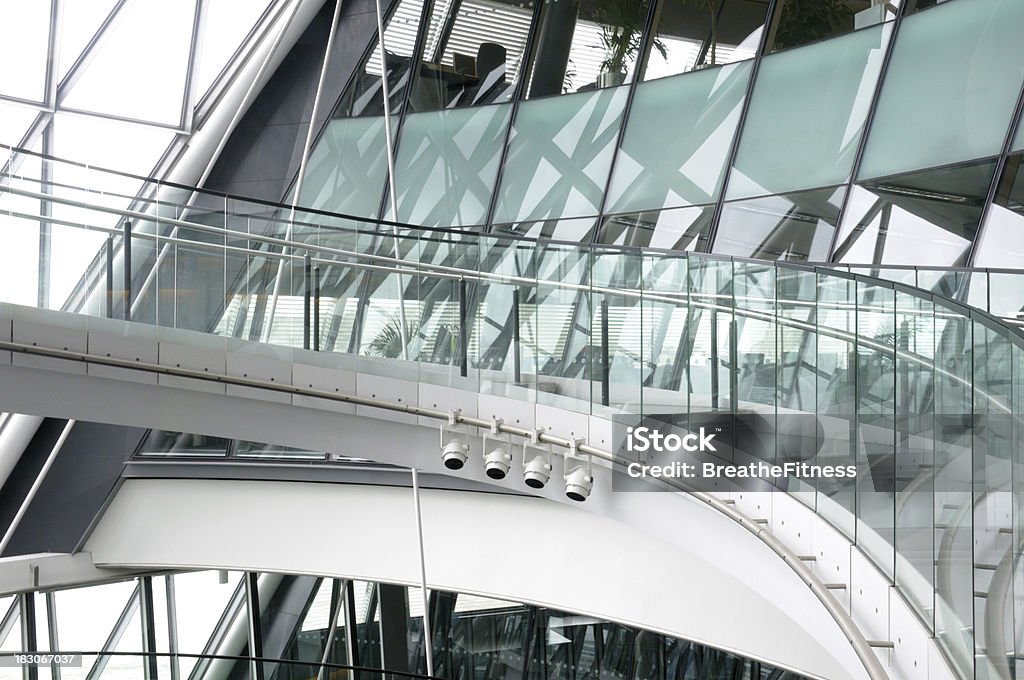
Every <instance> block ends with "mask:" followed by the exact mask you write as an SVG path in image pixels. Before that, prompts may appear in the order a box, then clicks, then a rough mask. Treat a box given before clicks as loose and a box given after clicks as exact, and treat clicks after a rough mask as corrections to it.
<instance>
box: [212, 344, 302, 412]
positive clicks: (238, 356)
mask: <svg viewBox="0 0 1024 680" xmlns="http://www.w3.org/2000/svg"><path fill="white" fill-rule="evenodd" d="M228 344H229V345H234V343H233V342H232V343H228ZM227 374H228V375H230V376H234V377H236V378H244V379H251V380H261V381H265V382H271V383H275V384H278V385H291V384H292V350H291V348H289V347H278V346H276V345H266V344H263V343H245V344H244V345H242V346H241V347H230V346H229V351H228V353H227ZM227 393H228V394H232V395H238V396H240V397H248V398H250V399H265V400H267V401H276V402H280V403H282V404H288V403H291V395H290V394H287V393H285V392H270V391H267V390H260V389H254V388H251V387H243V386H240V385H228V387H227Z"/></svg>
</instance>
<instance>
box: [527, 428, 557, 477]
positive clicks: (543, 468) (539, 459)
mask: <svg viewBox="0 0 1024 680" xmlns="http://www.w3.org/2000/svg"><path fill="white" fill-rule="evenodd" d="M542 431H543V430H534V432H533V434H532V435H531V436H530V439H529V440H527V441H525V442H523V481H524V482H525V483H526V486H528V487H530V488H531V489H543V488H544V485H545V484H547V483H548V480H549V479H551V450H550V448H544V445H543V444H541V443H540V435H541V432H542ZM531 449H532V451H531ZM531 453H532V455H531Z"/></svg>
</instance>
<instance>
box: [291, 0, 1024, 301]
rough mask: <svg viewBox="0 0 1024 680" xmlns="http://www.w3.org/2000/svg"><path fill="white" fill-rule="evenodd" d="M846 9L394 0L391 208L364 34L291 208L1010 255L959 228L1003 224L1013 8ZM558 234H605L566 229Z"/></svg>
mask: <svg viewBox="0 0 1024 680" xmlns="http://www.w3.org/2000/svg"><path fill="white" fill-rule="evenodd" d="M861 4H863V3H861ZM861 4H856V3H846V2H838V1H836V2H833V1H832V0H829V1H828V2H824V1H822V2H804V1H802V0H784V1H783V0H778V1H777V3H776V5H775V11H774V14H773V15H772V16H773V18H769V17H768V16H767V14H766V11H767V6H764V7H761V6H758V7H756V8H755V7H754V6H753V5H752V4H751V3H746V2H740V1H739V0H689V1H688V2H682V1H681V0H658V2H655V3H653V4H651V3H648V2H646V1H645V2H632V4H631V3H630V2H628V1H624V2H608V3H601V4H598V5H594V6H590V5H587V4H585V3H584V4H580V3H574V2H559V3H554V2H552V3H543V4H541V5H533V4H532V3H527V4H523V5H512V4H503V3H501V2H497V0H486V1H485V0H464V2H444V1H442V0H435V1H434V2H429V3H428V4H427V5H424V4H422V3H421V2H419V1H418V0H403V2H401V3H399V4H398V5H397V8H396V9H395V10H394V12H393V13H392V16H391V17H390V20H389V21H390V23H389V27H388V29H387V30H386V32H385V46H386V49H387V51H388V54H389V55H393V57H392V56H389V57H388V59H389V60H391V59H392V58H393V60H394V62H395V63H394V64H393V65H391V66H389V70H388V73H389V76H388V79H387V80H388V83H389V85H390V86H391V87H390V89H391V97H392V110H393V111H395V112H396V116H395V119H394V121H393V123H394V129H395V130H394V131H395V137H396V139H397V148H396V152H395V154H396V156H395V166H396V169H395V177H394V183H395V187H396V190H397V194H398V204H399V209H398V214H397V216H393V215H392V211H391V207H390V201H389V200H388V199H387V184H388V178H387V171H386V163H385V162H384V161H385V160H386V153H385V152H384V150H383V148H384V147H383V143H382V137H383V123H382V119H381V118H380V116H381V112H382V110H383V109H382V105H381V99H380V92H379V90H380V89H381V83H380V77H379V76H380V65H379V63H378V62H379V56H377V52H376V50H375V49H370V50H368V51H367V52H366V55H365V57H364V61H363V64H362V67H361V70H360V71H359V72H358V74H357V76H356V77H355V79H354V80H353V82H352V83H351V84H350V86H349V90H348V92H347V94H346V95H345V96H344V97H343V98H342V102H341V104H340V105H339V107H338V108H337V110H336V111H335V114H334V118H333V120H332V121H331V123H330V124H329V125H328V127H327V129H326V130H325V131H324V133H323V134H321V135H320V137H319V138H318V141H317V142H316V145H315V146H314V148H313V152H312V160H311V163H310V172H309V174H308V175H307V178H306V184H307V185H308V186H304V187H303V188H302V197H303V199H302V202H303V203H307V204H309V205H311V206H312V207H319V208H324V209H328V210H336V211H341V212H345V213H346V214H351V215H353V216H355V217H362V218H369V219H373V218H377V217H384V218H392V217H397V219H398V220H399V221H402V222H409V223H412V224H417V225H422V226H430V227H471V228H473V229H474V230H481V231H487V230H493V231H496V232H503V233H520V234H525V233H529V234H548V235H550V234H553V233H555V232H557V231H559V230H560V229H561V228H557V229H556V228H555V225H556V224H565V225H568V224H569V221H572V220H590V221H591V226H593V225H594V224H598V225H604V224H614V223H616V222H618V223H622V221H623V219H626V220H629V219H639V221H640V222H642V223H647V224H653V225H656V226H655V229H665V230H666V236H665V237H664V238H658V239H655V240H657V241H658V242H662V243H672V244H674V243H676V242H679V239H676V238H674V236H673V235H674V234H685V233H688V231H689V230H690V229H691V227H692V225H693V219H692V218H691V217H690V215H691V214H692V215H696V214H697V213H696V212H695V211H672V210H666V209H677V208H685V207H689V206H693V207H699V208H701V209H702V210H703V209H704V208H709V211H708V215H709V216H710V217H708V216H707V215H705V216H702V217H701V218H700V220H699V221H700V222H701V226H700V227H699V231H700V234H701V235H700V237H699V238H696V239H694V238H689V239H684V241H685V244H684V246H682V247H685V248H687V249H698V250H704V251H709V252H716V253H722V254H734V255H742V256H746V257H751V256H752V257H762V256H763V257H779V256H783V257H785V258H787V259H805V260H809V261H814V262H828V261H831V262H836V263H843V264H848V265H865V266H866V265H886V266H902V265H922V264H923V265H926V266H931V267H943V266H954V265H955V266H971V265H974V264H975V260H977V265H979V266H996V265H995V264H994V263H995V262H1000V263H1002V264H1000V265H999V266H1015V265H1006V264H1005V263H1006V262H1007V257H1009V258H1010V259H1011V260H1012V256H1003V253H1002V252H999V253H996V254H995V255H990V254H989V253H990V252H991V246H980V245H979V246H978V247H975V243H981V241H983V240H984V239H983V238H979V235H981V234H983V232H984V228H985V226H986V225H988V224H991V225H992V229H993V231H997V230H999V231H1001V233H1005V231H1006V229H1005V227H1002V226H1001V225H1002V223H1003V222H1005V221H1006V220H1005V219H1001V217H1000V215H1001V214H1002V211H1001V210H1000V209H999V206H998V203H997V204H996V205H993V206H992V207H991V208H989V207H987V206H986V205H985V204H986V199H987V197H988V196H989V195H990V190H991V189H994V188H995V187H994V183H995V182H998V181H1000V178H996V177H994V176H993V175H992V173H991V164H992V162H993V160H992V159H994V158H995V159H997V161H998V158H997V157H998V156H999V155H1000V154H1001V153H1002V152H1003V147H1004V141H1005V140H1006V139H1007V138H1009V137H1013V142H1012V143H1010V149H1011V150H1019V149H1020V148H1021V147H1022V146H1024V145H1022V144H1021V142H1020V140H1021V139H1024V133H1021V132H1019V129H1020V125H1019V120H1018V115H1017V111H1016V107H1015V103H1016V101H1017V99H1018V97H1019V96H1020V93H1021V85H1022V83H1024V66H1022V64H1024V51H1022V50H1024V48H1021V47H1020V44H1021V43H1020V41H1018V40H1016V39H1015V36H1016V35H1017V34H1018V33H1019V32H1020V31H1021V30H1022V29H1024V9H1022V7H1021V5H1020V3H1017V2H1013V1H1012V0H948V1H947V2H939V3H935V2H922V1H920V0H915V1H913V2H903V3H901V2H889V3H877V4H870V5H865V6H861ZM898 15H902V16H898ZM894 19H898V20H897V21H894ZM421 21H426V23H425V24H424V25H422V26H421V25H420V22H421ZM766 21H767V24H766ZM558 36H562V37H563V39H558ZM565 36H570V37H571V39H568V40H567V39H564V37H565ZM492 62H493V63H492ZM411 64H417V66H416V67H415V68H413V67H412V66H411ZM481 64H482V65H481ZM485 81H486V82H485ZM410 83H411V85H410ZM403 111H404V113H401V112H403ZM922 111H941V112H942V115H922V113H921V112H922ZM354 118H360V119H362V120H360V121H359V122H356V121H355V120H352V119H354ZM1011 128H1012V129H1013V130H1014V131H1016V132H1015V136H1014V135H1011V132H1010V130H1011ZM986 173H988V174H987V175H986ZM968 175H970V177H968ZM951 182H952V185H951ZM986 182H988V184H987V185H986ZM814 191H818V192H819V193H818V194H815V193H813V192H814ZM1003 193H1005V192H1003ZM1000 195H1002V194H1000ZM816 196H820V197H821V198H816ZM801 200H802V201H804V202H805V203H809V204H808V205H802V206H801V205H795V207H793V208H792V209H791V208H789V207H787V206H788V205H789V204H791V203H792V204H799V203H800V201H801ZM885 206H888V207H885ZM787 212H792V213H793V215H792V216H791V217H790V218H788V219H784V218H783V217H782V216H784V215H785V214H786V213H787ZM654 213H657V215H658V217H657V219H653V218H652V215H653V214H654ZM755 214H757V215H758V217H757V218H756V219H750V220H749V221H747V218H749V217H751V216H752V215H755ZM771 215H776V216H777V219H775V222H776V223H777V224H776V225H775V226H771V225H769V224H768V222H771V221H772V217H771ZM630 216H632V217H630ZM637 216H642V217H637ZM676 217H678V220H679V221H676ZM983 218H985V225H980V226H979V223H980V222H981V220H982V219H983ZM707 219H710V224H707V225H705V222H706V221H707ZM882 221H884V222H886V224H885V225H882V224H881V222H882ZM798 223H799V225H800V226H798ZM544 224H547V226H542V225H544ZM890 230H891V231H890ZM830 231H831V232H832V233H831V237H830V233H829V232H830ZM837 231H838V233H836V232H837ZM566 233H571V234H572V235H571V236H570V238H571V239H573V240H575V239H578V238H580V237H583V238H584V239H586V240H593V239H602V240H605V239H608V238H609V236H608V232H607V231H606V230H604V229H603V228H599V229H592V228H588V229H584V228H583V227H582V223H581V226H580V228H577V229H573V230H570V231H569V232H566ZM779 233H781V234H782V235H781V236H779V235H778V234H779ZM798 233H799V235H797V234H798ZM890 233H892V234H894V235H903V236H906V238H902V237H901V238H889V237H888V234H890ZM771 234H776V236H773V237H770V235H771ZM769 237H770V238H769ZM617 238H618V237H612V240H613V241H614V240H615V239H617ZM779 238H781V239H782V241H787V240H788V241H789V244H788V245H785V244H783V245H779V244H775V245H773V244H772V243H770V241H772V240H778V239H779ZM766 239H768V241H769V242H768V243H763V244H762V243H761V242H762V241H765V240H766ZM997 240H1001V239H997V238H995V237H993V239H991V241H992V242H995V241H997ZM608 242H611V241H608ZM780 243H781V242H780ZM923 243H928V244H931V246H930V247H929V248H928V249H926V250H927V252H922V250H921V248H920V247H919V246H920V245H921V244H923ZM911 244H914V245H911ZM669 247H672V246H669ZM758 253H763V255H759V254H758ZM922 256H923V257H922ZM986 263H987V264H986ZM901 280H902V279H901ZM964 290H966V289H963V290H962V291H961V292H963V291H964Z"/></svg>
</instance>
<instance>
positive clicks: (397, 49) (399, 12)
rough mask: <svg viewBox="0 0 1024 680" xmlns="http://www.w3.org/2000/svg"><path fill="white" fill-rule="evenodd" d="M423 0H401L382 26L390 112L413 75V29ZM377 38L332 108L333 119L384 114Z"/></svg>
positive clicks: (397, 105)
mask: <svg viewBox="0 0 1024 680" xmlns="http://www.w3.org/2000/svg"><path fill="white" fill-rule="evenodd" d="M422 10H423V0H400V2H399V3H398V7H397V8H396V9H395V11H394V13H393V14H392V15H391V17H390V18H389V19H388V20H387V28H385V29H384V48H385V57H386V59H387V74H388V77H387V83H388V94H389V95H390V96H389V99H390V100H391V101H390V103H391V112H392V113H397V112H398V111H399V110H400V109H401V106H402V100H403V99H404V98H405V89H406V87H407V86H408V85H409V79H410V77H411V76H412V71H413V68H412V56H413V52H414V51H415V49H416V31H417V27H418V26H419V21H420V13H421V11H422ZM380 74H381V68H380V41H379V40H378V41H375V42H374V43H373V49H372V50H371V51H370V52H369V54H367V56H366V61H365V62H364V63H363V65H362V69H360V70H359V71H358V72H357V73H356V75H355V76H354V77H353V79H352V81H351V82H350V83H349V85H348V87H347V88H346V89H345V92H344V94H342V97H341V101H339V102H338V106H337V108H335V111H334V117H335V118H346V117H353V116H379V115H382V114H383V113H384V95H383V85H382V83H381V77H380Z"/></svg>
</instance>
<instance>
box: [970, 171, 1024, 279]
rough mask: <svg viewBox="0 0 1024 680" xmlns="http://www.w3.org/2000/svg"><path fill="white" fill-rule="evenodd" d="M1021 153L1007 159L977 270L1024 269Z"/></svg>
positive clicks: (980, 245)
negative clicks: (980, 268)
mask: <svg viewBox="0 0 1024 680" xmlns="http://www.w3.org/2000/svg"><path fill="white" fill-rule="evenodd" d="M1022 159H1024V155H1021V154H1017V155H1014V156H1010V157H1009V158H1007V159H1006V165H1005V167H1004V168H1003V175H1002V177H1000V178H999V186H998V187H997V188H996V197H995V200H994V201H993V202H992V206H991V208H990V209H989V214H988V217H987V218H986V219H985V225H984V227H983V228H982V230H981V235H980V237H979V241H978V247H977V252H976V253H975V256H974V262H973V263H972V264H973V265H974V266H976V267H1012V268H1018V269H1021V268H1024V173H1022V172H1021V160H1022Z"/></svg>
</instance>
